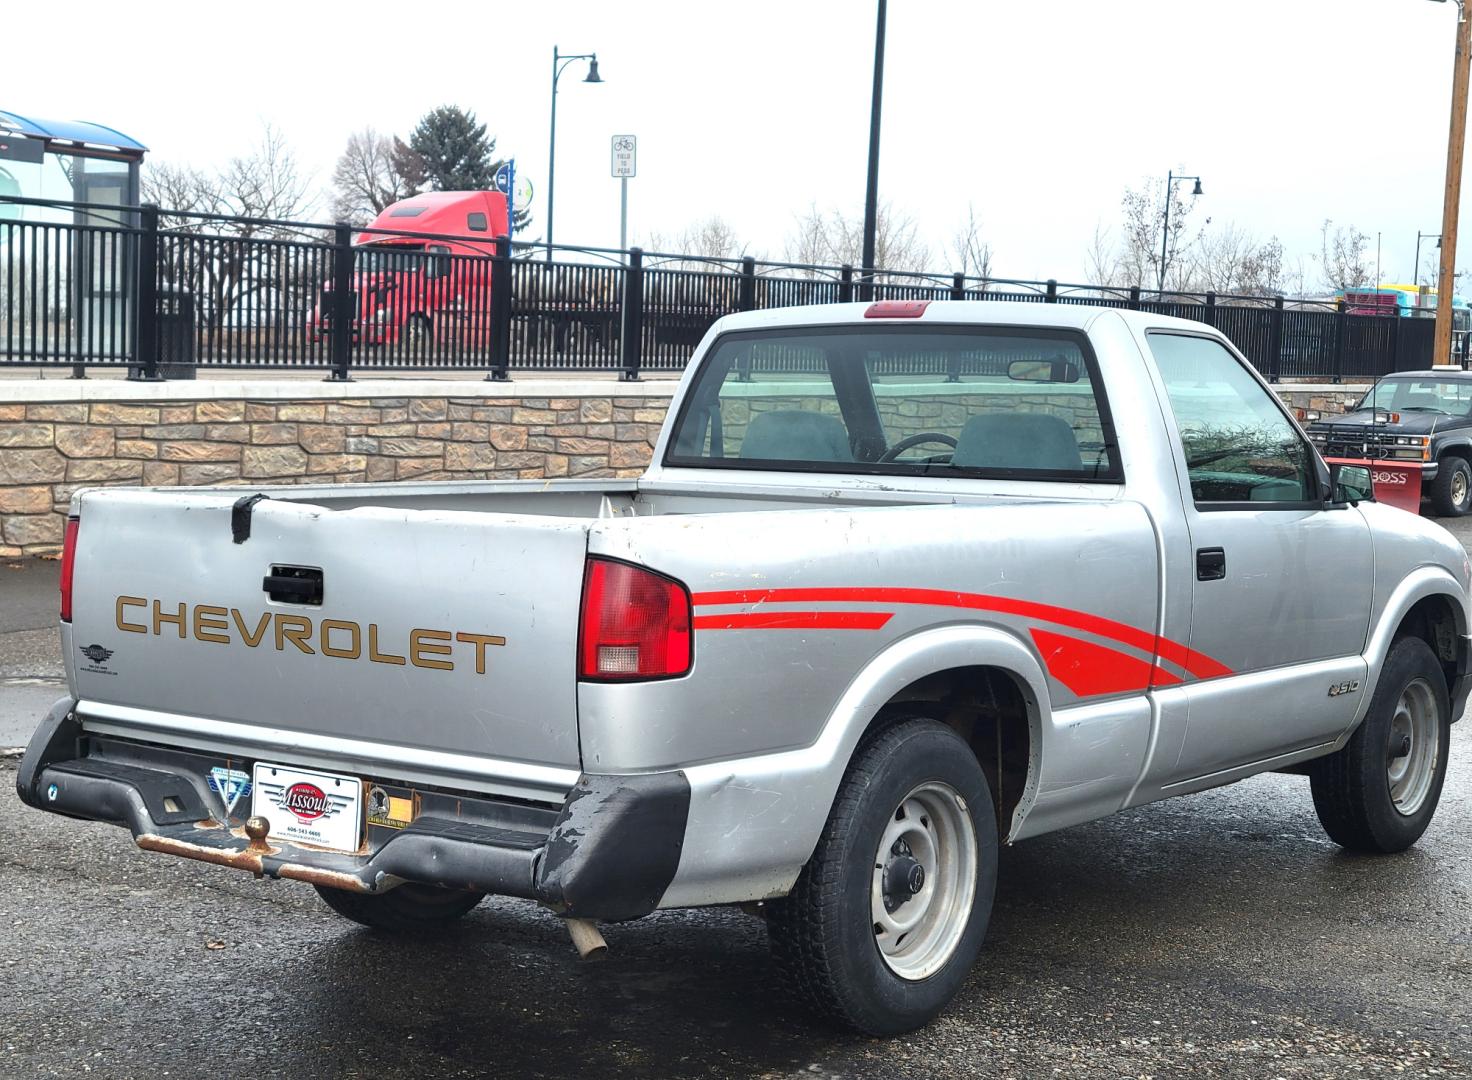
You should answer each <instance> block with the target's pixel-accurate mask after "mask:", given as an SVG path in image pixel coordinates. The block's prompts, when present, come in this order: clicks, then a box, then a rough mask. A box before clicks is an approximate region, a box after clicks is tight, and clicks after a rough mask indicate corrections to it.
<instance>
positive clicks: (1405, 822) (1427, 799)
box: [1309, 637, 1451, 853]
mask: <svg viewBox="0 0 1472 1080" xmlns="http://www.w3.org/2000/svg"><path fill="white" fill-rule="evenodd" d="M1450 736H1451V709H1450V707H1449V704H1448V701H1447V690H1446V677H1445V675H1444V674H1443V673H1442V670H1441V664H1440V663H1439V662H1438V661H1437V659H1436V654H1435V653H1433V652H1432V651H1431V647H1430V646H1429V645H1427V644H1426V642H1424V641H1422V640H1421V639H1420V638H1411V637H1407V638H1401V639H1400V640H1399V641H1397V642H1396V643H1395V644H1394V645H1392V646H1391V648H1390V655H1389V656H1388V657H1386V660H1385V667H1384V668H1383V669H1382V670H1381V672H1380V682H1379V685H1378V686H1376V688H1375V696H1374V697H1373V698H1372V699H1371V701H1370V710H1369V712H1368V714H1367V715H1366V716H1365V719H1364V720H1363V722H1361V724H1360V726H1359V728H1358V730H1356V731H1355V733H1354V735H1353V736H1351V737H1350V740H1349V742H1348V743H1346V744H1345V746H1344V749H1342V750H1340V751H1339V752H1337V753H1334V754H1331V755H1329V756H1328V757H1326V758H1321V759H1319V760H1318V761H1315V762H1314V763H1313V767H1312V771H1311V772H1310V773H1309V777H1310V782H1311V784H1312V787H1313V795H1314V809H1315V810H1316V811H1318V815H1319V821H1320V822H1321V823H1322V824H1323V826H1324V831H1325V832H1327V833H1328V834H1329V839H1331V840H1333V841H1334V842H1335V843H1336V844H1339V845H1341V846H1342V847H1346V848H1350V849H1352V850H1354V851H1370V852H1383V853H1390V852H1396V851H1404V850H1405V849H1406V848H1408V847H1410V846H1411V845H1412V844H1414V843H1415V842H1416V841H1417V840H1419V839H1420V838H1421V834H1422V833H1424V832H1425V831H1426V826H1428V825H1430V824H1431V817H1432V815H1433V814H1435V813H1436V804H1437V802H1438V801H1440V799H1441V788H1442V785H1443V784H1444V783H1445V782H1446V765H1447V750H1448V746H1449V743H1450Z"/></svg>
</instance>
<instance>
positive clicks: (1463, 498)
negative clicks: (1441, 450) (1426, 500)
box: [1431, 457, 1472, 517]
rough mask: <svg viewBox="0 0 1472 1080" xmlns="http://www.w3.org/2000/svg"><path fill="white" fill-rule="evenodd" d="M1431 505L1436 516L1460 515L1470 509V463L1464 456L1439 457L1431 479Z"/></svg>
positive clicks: (1471, 508)
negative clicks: (1439, 464)
mask: <svg viewBox="0 0 1472 1080" xmlns="http://www.w3.org/2000/svg"><path fill="white" fill-rule="evenodd" d="M1459 496H1460V497H1459ZM1431 507H1432V509H1433V510H1435V511H1436V516H1437V517H1461V516H1462V515H1464V514H1465V513H1467V511H1468V510H1472V465H1468V464H1467V459H1466V458H1459V457H1444V458H1442V459H1441V466H1440V467H1439V468H1438V469H1437V470H1436V479H1435V480H1433V481H1431Z"/></svg>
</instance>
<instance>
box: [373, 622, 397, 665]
mask: <svg viewBox="0 0 1472 1080" xmlns="http://www.w3.org/2000/svg"><path fill="white" fill-rule="evenodd" d="M368 659H369V660H372V661H373V662H374V663H375V664H402V663H403V662H404V658H403V657H402V656H395V655H394V654H393V653H381V652H379V651H378V624H377V623H375V622H371V623H369V624H368Z"/></svg>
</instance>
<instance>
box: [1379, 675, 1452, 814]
mask: <svg viewBox="0 0 1472 1080" xmlns="http://www.w3.org/2000/svg"><path fill="white" fill-rule="evenodd" d="M1440 714H1441V710H1440V706H1438V705H1437V702H1436V694H1435V692H1434V691H1433V690H1432V689H1431V684H1430V683H1428V682H1427V681H1426V680H1425V679H1413V680H1411V682H1410V683H1408V684H1407V685H1406V688H1405V689H1404V690H1402V691H1401V692H1400V699H1399V700H1398V701H1397V702H1396V703H1395V712H1394V713H1393V714H1392V715H1391V718H1390V734H1389V736H1388V738H1387V740H1386V748H1385V750H1386V753H1385V759H1386V764H1385V778H1386V781H1387V782H1388V784H1389V785H1390V801H1391V802H1392V803H1393V804H1394V805H1395V809H1396V811H1397V812H1398V813H1400V814H1401V815H1402V816H1403V817H1411V816H1413V815H1414V814H1415V813H1416V812H1417V811H1419V810H1420V809H1421V807H1422V806H1423V805H1425V803H1426V796H1427V795H1428V794H1430V792H1431V782H1432V780H1433V779H1434V778H1435V776H1436V768H1437V765H1438V764H1439V762H1440V758H1441V715H1440Z"/></svg>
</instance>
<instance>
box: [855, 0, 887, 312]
mask: <svg viewBox="0 0 1472 1080" xmlns="http://www.w3.org/2000/svg"><path fill="white" fill-rule="evenodd" d="M887 7H888V5H887V2H886V0H879V24H878V26H877V27H876V29H875V30H874V97H873V101H872V102H871V103H870V106H869V184H868V187H867V188H866V189H865V192H864V252H863V274H864V281H863V285H862V287H861V291H862V293H863V297H864V299H865V300H872V299H873V298H874V233H875V231H876V229H877V228H878V225H879V115H880V102H881V100H882V98H883V96H884V22H885V12H886V10H887Z"/></svg>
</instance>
